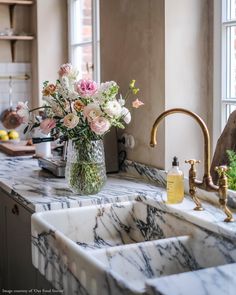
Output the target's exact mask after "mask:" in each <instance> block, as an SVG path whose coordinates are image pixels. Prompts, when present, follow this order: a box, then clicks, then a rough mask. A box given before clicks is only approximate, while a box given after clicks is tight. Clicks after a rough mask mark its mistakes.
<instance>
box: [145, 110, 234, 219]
mask: <svg viewBox="0 0 236 295" xmlns="http://www.w3.org/2000/svg"><path fill="white" fill-rule="evenodd" d="M174 113H183V114H185V115H189V116H190V117H192V118H194V119H195V120H196V121H197V123H198V124H199V125H200V127H201V129H202V132H203V136H204V175H203V180H202V181H199V180H197V179H196V164H197V163H200V161H197V160H193V159H191V160H188V161H185V162H186V163H189V164H190V165H191V167H190V170H189V194H190V196H191V197H192V199H193V201H194V203H195V204H196V207H195V208H194V210H197V211H201V210H203V207H202V204H201V202H200V200H199V199H198V198H197V196H196V188H197V187H198V188H201V189H205V190H207V191H211V192H218V193H219V203H220V206H221V207H222V208H223V211H224V213H225V214H226V216H227V217H226V219H225V220H224V221H225V222H231V221H234V219H233V215H232V212H231V211H230V210H229V208H228V207H227V189H228V184H227V177H226V171H227V167H226V166H219V167H216V171H217V172H218V174H219V186H217V185H215V184H214V183H213V181H212V177H211V174H210V136H209V131H208V129H207V126H206V124H205V122H204V121H203V120H202V118H201V117H199V116H198V115H197V114H195V113H193V112H191V111H189V110H186V109H182V108H175V109H169V110H167V111H165V112H163V113H162V114H161V115H160V116H159V117H157V119H156V121H155V123H154V124H153V126H152V130H151V140H150V146H151V147H155V145H156V144H157V141H156V133H157V128H158V126H159V124H160V122H161V121H162V119H164V118H165V117H166V116H168V115H171V114H174Z"/></svg>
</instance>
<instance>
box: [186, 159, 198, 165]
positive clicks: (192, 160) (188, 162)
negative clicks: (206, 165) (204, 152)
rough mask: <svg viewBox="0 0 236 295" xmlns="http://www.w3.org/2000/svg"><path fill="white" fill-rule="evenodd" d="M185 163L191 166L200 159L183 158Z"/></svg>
mask: <svg viewBox="0 0 236 295" xmlns="http://www.w3.org/2000/svg"><path fill="white" fill-rule="evenodd" d="M185 163H187V164H190V165H191V167H193V166H194V165H195V164H199V163H201V161H200V160H195V159H190V160H185Z"/></svg>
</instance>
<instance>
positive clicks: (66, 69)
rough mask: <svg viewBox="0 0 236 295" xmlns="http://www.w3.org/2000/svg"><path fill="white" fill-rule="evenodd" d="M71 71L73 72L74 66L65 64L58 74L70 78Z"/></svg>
mask: <svg viewBox="0 0 236 295" xmlns="http://www.w3.org/2000/svg"><path fill="white" fill-rule="evenodd" d="M71 71H72V65H71V64H69V63H67V64H63V65H61V66H60V69H59V71H58V74H59V76H60V77H63V76H69V74H70V73H71Z"/></svg>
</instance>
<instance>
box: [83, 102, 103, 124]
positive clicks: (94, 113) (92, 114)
mask: <svg viewBox="0 0 236 295" xmlns="http://www.w3.org/2000/svg"><path fill="white" fill-rule="evenodd" d="M83 114H84V116H85V118H87V120H88V121H89V122H91V121H93V120H94V119H96V118H98V117H100V116H101V115H102V111H101V109H100V107H99V105H97V104H95V103H89V104H88V105H87V106H85V107H84V110H83Z"/></svg>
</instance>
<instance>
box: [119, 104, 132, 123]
mask: <svg viewBox="0 0 236 295" xmlns="http://www.w3.org/2000/svg"><path fill="white" fill-rule="evenodd" d="M121 116H122V118H123V120H124V122H125V123H126V124H129V123H130V121H131V114H130V111H129V110H128V109H127V108H125V107H123V108H122V112H121Z"/></svg>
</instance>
